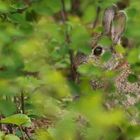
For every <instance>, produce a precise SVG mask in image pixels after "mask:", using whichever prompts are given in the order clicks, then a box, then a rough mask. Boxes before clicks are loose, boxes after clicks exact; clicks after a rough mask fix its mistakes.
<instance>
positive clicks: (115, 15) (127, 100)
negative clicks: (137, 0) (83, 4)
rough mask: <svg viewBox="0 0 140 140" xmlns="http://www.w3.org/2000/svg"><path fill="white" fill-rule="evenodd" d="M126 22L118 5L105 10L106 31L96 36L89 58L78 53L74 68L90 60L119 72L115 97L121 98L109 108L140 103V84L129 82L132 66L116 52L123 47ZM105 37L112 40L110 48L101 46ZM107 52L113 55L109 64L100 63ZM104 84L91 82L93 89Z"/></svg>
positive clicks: (104, 22)
mask: <svg viewBox="0 0 140 140" xmlns="http://www.w3.org/2000/svg"><path fill="white" fill-rule="evenodd" d="M126 20H127V17H126V14H125V12H124V11H120V10H118V8H117V6H116V5H113V6H111V7H109V8H107V9H105V11H104V15H103V22H102V25H103V29H104V31H103V32H102V33H100V34H97V35H95V36H94V39H93V40H92V43H91V47H92V52H91V54H90V55H88V56H87V55H84V54H82V53H78V55H77V56H76V58H75V65H74V66H75V68H76V69H77V68H78V67H79V65H81V64H83V63H88V61H89V60H90V61H93V64H94V65H97V66H99V67H101V68H102V69H104V70H108V71H109V70H113V71H118V72H119V74H118V76H117V77H116V78H115V79H114V81H113V82H114V84H115V87H116V91H115V94H114V95H115V96H119V97H118V99H116V100H113V101H112V102H110V103H109V104H107V106H108V108H111V107H112V106H114V105H117V104H121V105H123V106H125V107H128V106H131V105H134V104H135V103H137V102H138V101H140V83H139V81H138V82H135V83H130V82H128V76H129V75H130V74H131V73H132V72H131V70H130V65H129V64H128V63H127V61H126V60H125V58H124V56H123V54H121V53H119V52H117V51H116V47H117V46H118V45H121V38H122V34H123V32H124V31H125V27H126ZM104 37H107V38H109V39H110V40H111V44H110V45H109V46H104V45H102V44H100V40H101V39H102V38H104ZM106 52H109V53H111V54H112V55H111V57H110V59H109V60H108V61H107V62H104V63H102V62H101V61H100V60H101V56H102V55H103V54H104V53H106ZM104 82H105V81H104ZM104 82H101V81H97V80H96V79H93V80H91V85H92V87H93V89H97V88H104V85H105V83H104Z"/></svg>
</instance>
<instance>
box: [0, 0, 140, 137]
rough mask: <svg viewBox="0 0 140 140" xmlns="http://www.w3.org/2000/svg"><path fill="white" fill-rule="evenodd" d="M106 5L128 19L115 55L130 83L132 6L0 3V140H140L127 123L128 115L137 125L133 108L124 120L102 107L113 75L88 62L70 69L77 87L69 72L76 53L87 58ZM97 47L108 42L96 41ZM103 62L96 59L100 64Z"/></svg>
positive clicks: (85, 0) (122, 1)
mask: <svg viewBox="0 0 140 140" xmlns="http://www.w3.org/2000/svg"><path fill="white" fill-rule="evenodd" d="M114 3H117V4H118V7H119V8H120V9H124V10H125V12H126V13H127V15H128V17H127V28H126V30H125V33H124V37H125V38H128V40H127V41H125V42H124V43H123V42H122V44H121V45H117V46H116V52H117V53H120V54H122V55H124V59H125V60H127V61H128V63H130V66H131V69H132V71H133V72H134V73H132V74H130V75H129V76H128V79H127V80H128V81H129V82H131V83H135V82H137V81H138V80H139V72H140V49H139V46H140V39H139V38H140V31H139V25H140V18H139V13H140V7H139V4H140V2H139V0H133V1H132V0H106V1H104V0H4V1H3V0H2V1H0V118H1V120H0V123H1V125H0V130H1V131H0V140H19V139H23V140H24V139H33V140H66V139H69V140H100V139H104V140H119V139H126V140H131V139H132V140H138V139H140V126H139V125H138V124H135V125H132V123H131V122H130V121H129V116H130V114H133V116H134V118H135V116H136V117H137V118H139V117H140V116H139V102H138V103H137V104H136V105H135V106H132V107H128V109H126V110H127V112H126V110H125V109H124V108H123V107H120V106H119V107H115V108H113V109H112V110H107V109H106V108H105V107H104V105H103V104H104V101H105V100H106V94H107V93H109V94H111V95H112V94H114V92H115V91H116V89H115V88H114V84H115V83H114V81H113V79H114V78H116V77H117V75H118V73H117V72H116V71H112V70H109V71H105V70H103V69H102V68H100V67H99V66H97V65H93V63H94V62H91V61H90V60H89V63H87V64H82V65H80V66H79V67H78V68H77V72H78V73H79V74H80V75H82V76H81V78H80V79H78V80H80V83H79V81H78V80H77V79H76V78H75V75H76V74H77V73H76V72H75V71H74V70H75V69H74V68H73V65H74V63H75V59H74V58H75V56H76V54H77V53H78V52H80V53H82V54H84V55H90V54H91V52H92V50H91V48H90V42H91V41H92V39H93V37H92V35H93V34H95V33H97V34H98V33H100V32H102V30H103V29H102V24H101V23H102V15H103V11H104V9H105V8H107V7H109V6H111V5H112V4H114ZM100 43H102V44H104V45H105V46H108V45H110V44H111V43H112V42H111V40H108V39H106V38H103V39H102V40H100ZM125 44H127V45H125ZM111 57H112V55H111V53H109V52H107V53H104V54H103V56H102V58H101V64H102V63H103V62H106V61H108V60H109V59H110V58H111ZM91 78H93V79H94V78H96V79H98V80H99V82H100V80H103V81H105V85H106V87H107V88H106V89H105V90H93V89H92V88H91V86H90V84H89V83H90V82H89V81H90V79H91ZM108 98H110V97H108ZM113 100H114V99H113ZM114 102H115V101H114ZM128 112H129V113H128ZM137 114H138V115H137ZM32 130H33V131H32Z"/></svg>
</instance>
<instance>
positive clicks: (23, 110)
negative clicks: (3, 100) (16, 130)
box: [21, 91, 25, 114]
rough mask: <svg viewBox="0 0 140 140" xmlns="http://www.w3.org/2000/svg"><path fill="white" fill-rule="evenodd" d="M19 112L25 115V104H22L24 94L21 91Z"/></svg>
mask: <svg viewBox="0 0 140 140" xmlns="http://www.w3.org/2000/svg"><path fill="white" fill-rule="evenodd" d="M21 111H22V113H23V114H24V113H25V103H24V92H23V91H21Z"/></svg>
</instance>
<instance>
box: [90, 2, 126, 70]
mask: <svg viewBox="0 0 140 140" xmlns="http://www.w3.org/2000/svg"><path fill="white" fill-rule="evenodd" d="M102 25H103V32H102V33H101V34H98V35H96V36H95V37H94V39H93V40H92V43H91V47H92V53H91V54H90V56H89V59H90V60H92V61H94V63H95V64H96V65H98V66H101V67H103V68H105V69H110V70H112V69H115V68H116V67H117V66H118V65H119V64H120V62H121V60H123V55H122V54H120V53H118V52H116V50H115V47H117V46H118V45H120V44H121V38H122V34H123V32H124V31H125V26H126V14H125V12H124V11H119V10H118V8H117V6H116V5H113V6H111V7H109V8H107V9H105V11H104V15H103V22H102ZM103 38H108V39H109V40H110V44H109V45H103V44H102V42H101V40H102V39H103ZM105 53H106V54H111V55H110V58H109V59H108V60H107V61H105V62H103V61H102V56H103V55H104V54H105Z"/></svg>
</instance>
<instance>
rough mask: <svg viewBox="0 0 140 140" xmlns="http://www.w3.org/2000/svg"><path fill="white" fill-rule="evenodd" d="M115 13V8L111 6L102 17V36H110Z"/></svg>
mask: <svg viewBox="0 0 140 140" xmlns="http://www.w3.org/2000/svg"><path fill="white" fill-rule="evenodd" d="M116 12H117V6H116V5H113V6H111V7H109V8H107V9H106V10H105V12H104V15H103V27H104V34H106V35H109V36H111V30H112V29H111V28H112V22H113V20H114V17H115V14H116Z"/></svg>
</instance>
